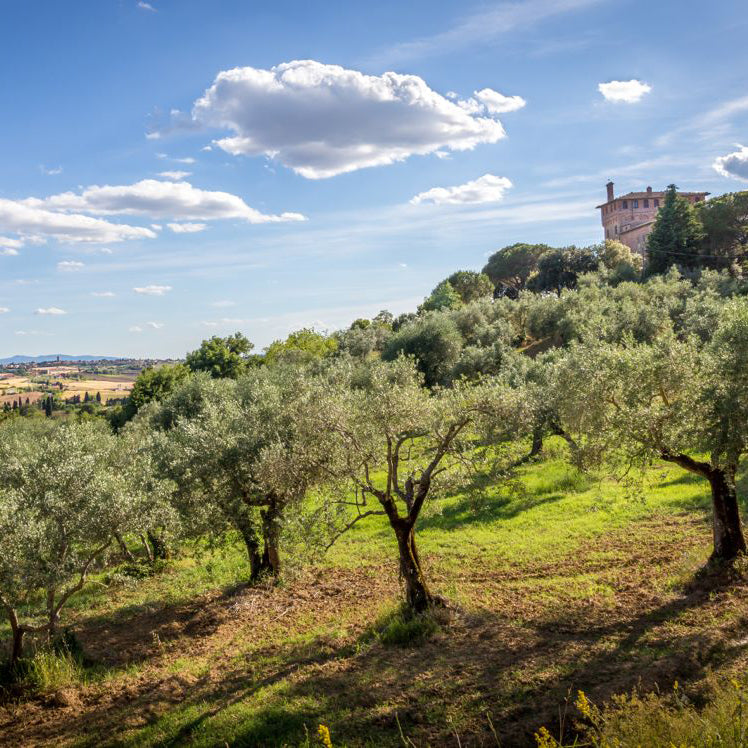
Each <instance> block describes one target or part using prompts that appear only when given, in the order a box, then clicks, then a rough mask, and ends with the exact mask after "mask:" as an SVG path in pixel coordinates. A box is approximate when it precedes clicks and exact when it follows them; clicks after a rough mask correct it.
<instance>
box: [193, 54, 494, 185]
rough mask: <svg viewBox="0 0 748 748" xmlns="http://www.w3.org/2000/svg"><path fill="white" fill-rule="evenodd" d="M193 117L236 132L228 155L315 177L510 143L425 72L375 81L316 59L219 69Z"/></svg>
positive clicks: (227, 144) (225, 141) (226, 145)
mask: <svg viewBox="0 0 748 748" xmlns="http://www.w3.org/2000/svg"><path fill="white" fill-rule="evenodd" d="M476 103H477V102H476ZM478 106H479V109H480V111H481V113H482V115H485V114H486V112H487V110H486V107H485V106H483V105H478ZM192 118H193V121H194V123H196V124H200V125H203V126H207V127H215V128H220V129H225V130H230V131H232V132H233V133H234V135H233V136H231V137H225V138H222V139H220V140H217V141H214V142H215V144H216V145H218V146H220V147H221V148H222V149H223V150H224V151H226V152H228V153H230V154H233V155H248V156H257V155H265V156H268V157H272V158H275V159H277V160H278V161H280V163H282V164H284V165H285V166H287V167H289V168H291V169H293V170H294V171H295V172H297V173H298V174H301V175H302V176H304V177H307V178H309V179H323V178H326V177H332V176H335V175H337V174H343V173H345V172H351V171H355V170H356V169H362V168H364V167H367V166H380V165H384V164H392V163H394V162H396V161H402V160H404V159H406V158H408V157H409V156H412V155H418V154H420V155H425V154H429V153H434V152H435V151H439V150H444V149H449V150H451V151H464V150H470V149H472V148H474V147H475V146H476V145H478V144H480V143H495V142H497V141H498V140H500V139H501V138H503V137H505V132H504V128H503V127H502V125H501V123H500V122H499V121H498V120H496V119H494V118H493V117H490V116H478V112H477V111H476V112H469V111H466V109H465V108H464V107H463V106H460V103H459V102H458V103H455V102H452V101H450V100H449V99H447V98H445V97H444V96H442V95H441V94H439V93H437V92H436V91H433V90H432V89H431V88H429V86H428V85H427V84H426V82H425V81H424V80H423V79H422V78H419V77H418V76H416V75H400V74H398V73H391V72H390V73H384V74H383V75H381V76H373V75H366V74H364V73H361V72H358V71H356V70H347V69H345V68H342V67H340V66H338V65H324V64H322V63H319V62H316V61H314V60H297V61H294V62H289V63H284V64H282V65H278V66H276V67H274V68H271V69H270V70H263V69H258V68H252V67H244V68H234V69H233V70H226V71H223V72H220V73H219V74H218V76H217V77H216V79H215V81H214V82H213V85H212V86H211V87H210V88H209V89H208V90H207V91H206V92H205V94H204V95H203V96H202V97H201V98H200V99H198V100H197V101H196V102H195V105H194V107H193V110H192Z"/></svg>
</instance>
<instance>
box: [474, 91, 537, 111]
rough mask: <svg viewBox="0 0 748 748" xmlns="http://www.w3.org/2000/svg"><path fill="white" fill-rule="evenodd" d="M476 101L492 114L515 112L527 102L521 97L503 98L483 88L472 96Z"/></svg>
mask: <svg viewBox="0 0 748 748" xmlns="http://www.w3.org/2000/svg"><path fill="white" fill-rule="evenodd" d="M473 95H474V96H475V98H476V99H478V101H481V102H482V103H483V104H485V105H486V109H488V111H489V112H491V113H492V114H504V113H505V112H516V111H517V110H518V109H522V107H523V106H525V105H526V104H527V102H526V101H525V100H524V99H523V98H522V97H521V96H504V94H500V93H499V92H498V91H494V90H493V89H491V88H483V89H481V90H480V91H476V92H475V93H474V94H473Z"/></svg>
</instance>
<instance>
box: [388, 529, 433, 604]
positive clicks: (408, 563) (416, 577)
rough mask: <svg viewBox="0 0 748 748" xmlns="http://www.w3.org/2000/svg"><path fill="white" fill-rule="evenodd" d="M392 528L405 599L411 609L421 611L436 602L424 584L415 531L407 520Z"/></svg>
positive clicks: (424, 578)
mask: <svg viewBox="0 0 748 748" xmlns="http://www.w3.org/2000/svg"><path fill="white" fill-rule="evenodd" d="M394 530H395V536H396V537H397V547H398V550H399V552H400V574H401V575H402V578H403V582H404V583H405V600H406V602H407V604H408V606H409V607H410V608H411V610H413V611H414V612H416V613H423V612H424V611H425V610H426V609H427V608H430V607H431V606H432V605H434V604H435V603H436V598H435V597H434V596H433V595H432V594H431V591H430V590H429V587H428V584H426V577H425V575H424V573H423V569H422V568H421V559H420V558H419V556H418V549H417V548H416V535H415V531H414V529H413V527H412V526H410V523H408V522H407V521H400V522H398V523H397V525H396V526H394Z"/></svg>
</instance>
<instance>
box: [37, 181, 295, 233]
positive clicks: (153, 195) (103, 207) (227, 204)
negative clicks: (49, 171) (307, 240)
mask: <svg viewBox="0 0 748 748" xmlns="http://www.w3.org/2000/svg"><path fill="white" fill-rule="evenodd" d="M24 203H25V204H27V205H29V206H32V207H44V208H47V209H52V210H55V211H76V212H80V213H93V214H97V215H139V216H148V217H150V218H179V219H197V220H213V219H221V218H240V219H243V220H245V221H248V222H249V223H275V222H279V221H303V220H304V216H302V215H301V214H299V213H282V214H280V215H267V214H265V213H260V211H258V210H255V209H254V208H251V207H250V206H249V205H247V204H246V203H245V202H244V200H242V199H241V198H240V197H239V196H237V195H232V194H231V193H229V192H217V191H209V190H201V189H199V188H197V187H193V186H192V185H191V184H190V183H189V182H164V181H160V180H158V179H143V180H141V181H140V182H136V183H135V184H126V185H103V186H99V185H93V186H92V187H87V188H86V189H85V190H83V191H82V192H80V193H75V192H63V193H61V194H59V195H52V196H51V197H47V198H45V199H44V200H39V199H37V198H30V199H28V200H25V201H24Z"/></svg>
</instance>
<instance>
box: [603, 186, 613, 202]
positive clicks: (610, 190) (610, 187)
mask: <svg viewBox="0 0 748 748" xmlns="http://www.w3.org/2000/svg"><path fill="white" fill-rule="evenodd" d="M605 187H606V188H607V190H608V202H611V200H613V182H608V184H606V185H605Z"/></svg>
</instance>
